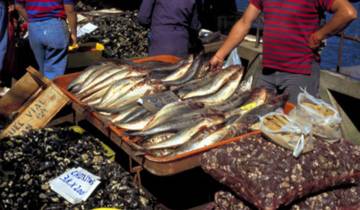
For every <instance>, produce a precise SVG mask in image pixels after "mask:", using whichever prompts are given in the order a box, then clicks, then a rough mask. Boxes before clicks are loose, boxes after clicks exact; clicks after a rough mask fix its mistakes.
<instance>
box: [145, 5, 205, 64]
mask: <svg viewBox="0 0 360 210" xmlns="http://www.w3.org/2000/svg"><path fill="white" fill-rule="evenodd" d="M138 21H139V23H140V24H141V25H143V26H146V27H150V37H149V40H150V43H149V45H150V46H149V55H150V56H153V55H160V54H169V55H174V56H178V57H185V56H187V55H188V54H189V48H190V40H191V39H192V37H194V36H197V32H198V31H199V30H200V28H201V24H200V21H199V17H198V11H197V4H196V0H143V1H142V4H141V6H140V11H139V14H138Z"/></svg>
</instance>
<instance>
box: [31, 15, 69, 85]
mask: <svg viewBox="0 0 360 210" xmlns="http://www.w3.org/2000/svg"><path fill="white" fill-rule="evenodd" d="M29 40H30V46H31V48H32V50H33V52H34V55H35V58H36V61H37V63H38V64H39V68H40V72H41V73H43V74H44V75H45V76H46V77H48V78H49V79H54V78H55V77H57V76H59V75H62V74H64V72H65V69H66V65H67V50H68V45H69V31H68V26H67V24H66V23H65V21H64V20H62V19H57V18H52V19H49V20H44V21H37V22H30V23H29Z"/></svg>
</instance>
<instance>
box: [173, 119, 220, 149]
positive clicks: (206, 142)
mask: <svg viewBox="0 0 360 210" xmlns="http://www.w3.org/2000/svg"><path fill="white" fill-rule="evenodd" d="M221 127H222V126H219V125H216V126H213V127H210V128H207V129H204V130H202V131H200V132H199V133H198V134H197V135H196V136H195V137H194V139H192V140H190V141H189V142H187V143H186V144H184V145H182V146H180V147H179V148H176V150H175V151H174V152H173V154H172V155H178V154H181V153H185V152H190V151H193V150H196V149H200V148H203V147H207V146H210V145H212V144H214V143H216V142H218V139H216V138H207V137H208V136H210V135H211V134H212V133H215V132H216V131H217V130H219V129H220V128H221Z"/></svg>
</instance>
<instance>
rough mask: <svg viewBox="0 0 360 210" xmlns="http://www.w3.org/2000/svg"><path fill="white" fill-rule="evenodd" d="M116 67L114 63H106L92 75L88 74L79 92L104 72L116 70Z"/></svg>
mask: <svg viewBox="0 0 360 210" xmlns="http://www.w3.org/2000/svg"><path fill="white" fill-rule="evenodd" d="M116 67H118V66H117V65H115V64H114V63H108V64H107V65H104V66H103V67H101V68H100V69H97V70H96V71H94V72H93V73H92V74H90V75H89V76H88V77H87V78H86V79H85V81H84V82H83V83H81V88H80V89H79V91H81V90H82V89H83V88H84V87H86V86H87V85H88V84H89V83H91V82H92V81H93V80H94V79H96V78H97V77H98V76H99V75H101V74H103V73H104V72H106V71H107V70H109V69H112V68H116ZM73 93H78V92H74V91H73Z"/></svg>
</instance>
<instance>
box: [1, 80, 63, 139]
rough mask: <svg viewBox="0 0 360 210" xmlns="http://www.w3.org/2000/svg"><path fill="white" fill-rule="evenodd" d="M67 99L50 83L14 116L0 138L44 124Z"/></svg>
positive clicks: (18, 133) (40, 126)
mask: <svg viewBox="0 0 360 210" xmlns="http://www.w3.org/2000/svg"><path fill="white" fill-rule="evenodd" d="M68 100H69V99H68V97H67V96H65V95H64V94H63V93H62V92H61V90H59V89H58V88H57V86H56V85H54V84H51V85H50V86H49V87H47V88H46V89H45V90H44V91H42V92H41V94H40V95H39V96H38V97H37V98H36V99H35V100H34V101H33V102H32V103H30V105H29V106H28V107H26V108H25V109H24V111H23V112H21V113H20V114H19V115H18V116H17V117H16V119H15V120H14V121H13V122H12V123H11V124H10V125H9V126H8V127H7V128H6V129H5V130H4V131H3V132H2V133H1V135H0V138H3V137H6V136H15V135H20V134H23V133H25V132H26V131H29V130H30V129H37V128H42V127H44V126H46V125H47V123H48V122H49V121H50V120H51V119H52V118H53V117H54V116H55V114H56V113H57V112H58V111H60V109H61V108H62V107H63V106H65V104H66V103H67V102H68Z"/></svg>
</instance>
